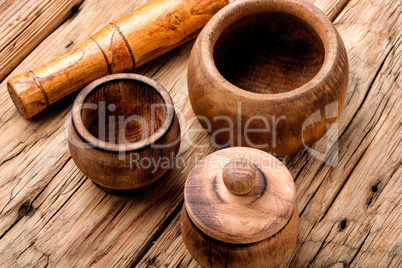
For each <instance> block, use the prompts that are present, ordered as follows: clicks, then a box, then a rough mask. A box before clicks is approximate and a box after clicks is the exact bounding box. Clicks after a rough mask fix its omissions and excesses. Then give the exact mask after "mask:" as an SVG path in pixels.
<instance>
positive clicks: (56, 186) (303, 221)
mask: <svg viewBox="0 0 402 268" xmlns="http://www.w3.org/2000/svg"><path fill="white" fill-rule="evenodd" d="M147 2H148V1H147V0H136V1H130V2H127V1H122V0H120V1H119V0H116V1H105V0H97V1H94V0H85V2H84V3H83V5H82V8H81V10H80V11H79V12H78V14H77V16H76V17H74V18H73V19H71V20H69V21H68V22H66V23H64V24H62V25H61V26H60V27H59V28H57V30H56V31H54V32H53V33H52V34H51V35H49V36H48V37H47V38H46V39H44V40H43V41H42V42H41V43H40V44H39V45H38V47H37V48H35V49H34V50H33V51H32V53H30V54H29V55H28V56H27V57H26V58H25V59H24V60H23V61H22V62H21V64H20V65H19V66H17V67H16V68H15V69H14V70H13V71H12V73H11V74H10V75H9V77H8V78H11V76H14V75H16V74H18V73H21V72H25V71H28V70H30V69H32V68H35V67H36V66H38V65H41V64H44V63H46V62H48V61H50V60H52V59H53V58H55V57H57V56H59V55H60V54H63V53H64V52H66V51H67V50H69V49H70V48H71V47H73V46H74V45H76V44H79V43H81V42H83V41H85V39H87V37H88V36H91V35H93V34H94V33H96V32H97V31H98V30H99V29H100V28H101V27H102V25H106V24H107V23H108V22H110V21H113V20H115V19H117V18H119V17H121V16H122V15H124V14H126V13H127V12H129V11H130V10H134V9H135V8H138V7H140V6H142V5H144V4H145V3H147ZM314 3H315V4H316V5H317V6H318V7H320V8H321V9H323V11H324V12H325V13H326V14H328V15H329V17H330V18H331V19H333V20H335V19H336V18H337V19H336V20H335V26H336V27H337V28H338V30H339V32H340V34H341V36H342V38H343V39H344V41H345V45H346V49H347V51H348V55H349V61H350V78H351V79H350V87H349V91H348V94H347V98H346V101H345V106H344V110H343V111H342V112H341V114H340V115H339V118H338V120H337V121H336V123H337V125H335V127H336V126H337V128H335V130H336V129H337V130H338V133H339V136H340V140H339V142H338V143H333V144H332V145H331V146H332V147H329V149H327V143H326V139H323V140H321V141H319V142H318V143H316V144H315V145H314V146H313V147H312V149H314V150H316V152H318V153H322V154H323V158H324V159H327V161H328V162H329V163H332V164H333V165H335V163H336V162H337V163H338V165H337V166H336V167H331V166H330V165H327V164H325V163H323V162H322V161H321V160H320V159H317V158H316V157H314V156H313V155H311V154H310V153H308V152H301V153H299V154H296V155H291V156H288V157H286V158H285V160H284V163H285V164H286V166H287V167H288V168H289V170H290V171H291V173H292V175H293V176H294V177H295V179H296V187H297V190H298V192H297V201H298V207H299V209H300V213H301V218H300V234H299V238H298V241H297V244H296V247H295V250H293V252H292V254H291V255H290V256H289V257H288V258H287V259H286V260H285V262H284V263H283V266H284V267H295V266H296V267H303V266H307V265H309V264H310V266H313V267H320V266H344V265H345V266H347V265H349V264H350V265H351V266H353V267H368V266H374V267H378V266H381V265H383V266H385V267H399V266H400V265H401V262H402V260H401V256H402V254H401V246H400V245H401V237H400V236H398V234H400V233H401V230H400V222H401V220H402V219H401V218H402V217H401V211H402V209H401V196H402V194H401V192H400V189H401V187H400V178H401V176H402V173H401V172H402V169H401V158H400V155H401V154H402V151H401V144H400V141H401V138H400V137H401V129H400V118H401V117H400V109H398V107H400V106H401V105H402V103H401V96H400V92H401V88H400V85H401V84H402V80H401V79H402V76H401V75H400V72H401V70H400V66H401V64H402V62H401V60H402V58H401V54H402V51H401V48H402V46H401V38H400V35H401V31H400V28H398V27H396V25H401V23H402V22H401V6H400V5H399V3H398V2H397V1H371V2H367V1H361V0H352V1H350V2H348V1H347V0H342V1H327V0H316V1H314ZM342 9H343V11H342ZM341 11H342V12H341ZM100 13H101V14H102V16H99V14H100ZM338 14H340V15H339V16H337V15H338ZM82 25H85V27H82ZM69 45H70V46H69ZM191 46H192V43H190V44H187V45H184V46H182V47H181V48H179V49H176V50H174V51H173V52H171V53H168V54H167V55H165V56H162V57H161V58H160V59H158V60H156V61H153V62H152V63H150V64H146V65H145V66H144V67H143V68H140V69H139V70H137V71H138V72H140V73H145V74H146V75H147V76H150V77H152V78H154V79H156V80H157V81H158V82H160V83H161V84H162V85H164V86H165V87H166V88H167V89H168V91H169V92H170V93H171V95H172V98H173V101H174V103H175V106H176V108H177V110H178V111H179V120H180V123H181V126H182V127H183V128H182V130H183V131H182V137H183V143H182V146H181V151H180V154H179V156H182V157H183V158H184V159H187V160H188V162H187V163H186V166H185V167H183V168H182V169H180V170H175V171H172V172H169V173H168V174H167V175H166V176H164V178H162V179H161V181H160V182H159V183H158V184H157V185H155V186H154V188H151V189H150V190H149V191H147V192H143V193H139V194H138V195H137V196H135V197H132V198H126V197H117V196H110V195H106V194H105V193H104V192H103V191H101V190H99V189H98V188H97V187H95V186H94V185H93V183H91V182H90V181H89V180H88V179H87V178H86V177H85V176H84V175H82V173H81V172H80V171H79V170H78V168H77V167H76V166H75V164H74V162H73V161H72V159H71V156H70V154H69V153H68V147H67V142H66V141H67V129H68V123H69V120H70V116H69V110H70V108H71V104H72V102H73V99H72V98H69V99H66V100H64V101H63V102H59V103H58V104H55V105H54V106H53V107H51V108H49V109H48V110H47V112H46V113H42V114H40V115H38V116H37V117H35V118H34V119H32V120H29V121H28V120H24V119H23V118H22V117H21V116H20V114H19V113H18V112H17V111H16V109H15V108H14V105H13V103H12V102H11V101H10V98H9V95H8V93H7V89H6V82H5V81H2V83H1V84H0V89H1V90H0V128H1V130H2V133H1V134H0V146H1V148H2V150H0V164H1V166H0V182H1V183H0V189H1V191H0V252H1V253H0V254H1V256H2V258H1V259H0V266H5V267H9V266H20V267H23V266H25V265H28V266H34V265H35V266H39V267H41V266H45V265H46V264H48V267H49V266H55V265H57V264H59V265H61V264H64V265H65V266H72V265H75V266H78V267H87V266H89V265H91V264H92V265H98V266H118V267H126V266H128V265H136V264H138V266H139V267H144V266H145V267H147V266H148V265H149V266H151V267H163V266H165V265H166V266H168V267H187V266H188V267H199V265H198V264H197V263H196V261H195V260H194V259H192V258H191V255H190V254H189V253H188V251H187V250H186V249H185V245H184V243H183V241H182V238H181V235H180V224H179V220H180V217H179V215H180V213H179V212H180V209H181V207H182V204H183V195H182V190H183V187H184V182H185V179H186V177H187V175H188V172H189V171H190V170H191V168H192V167H193V166H194V164H195V163H196V162H197V161H198V160H199V159H200V158H202V157H203V156H205V155H206V154H209V153H211V152H212V151H214V150H216V149H215V148H213V147H212V146H211V145H210V137H209V136H208V135H207V134H206V133H205V132H203V130H202V128H201V126H200V125H199V124H198V123H197V121H196V119H195V118H194V114H193V113H192V111H191V107H190V105H189V103H188V96H187V88H186V68H187V64H188V56H189V54H190V50H191ZM327 138H329V139H330V140H331V135H328V137H327ZM194 144H197V145H199V147H198V148H194ZM336 146H338V154H336V152H337V150H336ZM316 156H317V155H316ZM336 160H337V161H336ZM151 201H152V202H151ZM161 234H162V235H161ZM144 256H145V257H144Z"/></svg>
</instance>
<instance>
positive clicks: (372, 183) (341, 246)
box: [139, 0, 402, 267]
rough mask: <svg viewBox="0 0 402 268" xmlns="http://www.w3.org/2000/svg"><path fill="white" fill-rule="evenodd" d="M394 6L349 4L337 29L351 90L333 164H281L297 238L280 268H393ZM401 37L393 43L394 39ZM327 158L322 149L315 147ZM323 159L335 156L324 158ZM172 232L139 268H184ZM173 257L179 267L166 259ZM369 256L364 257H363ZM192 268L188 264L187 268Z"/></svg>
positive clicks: (397, 149)
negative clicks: (294, 202)
mask: <svg viewBox="0 0 402 268" xmlns="http://www.w3.org/2000/svg"><path fill="white" fill-rule="evenodd" d="M400 14H401V10H400V6H399V5H398V3H396V2H394V3H392V2H386V3H384V2H382V1H375V2H371V3H370V4H368V3H367V2H364V1H359V0H357V1H352V2H350V3H349V4H348V5H347V6H346V8H345V10H344V11H343V12H342V13H341V16H340V17H339V18H338V19H337V20H336V22H335V24H336V26H337V28H338V29H339V31H340V33H341V35H342V37H343V39H344V40H345V44H346V47H347V49H348V53H349V58H350V70H351V82H350V89H349V94H348V97H347V101H346V107H345V108H344V110H343V111H342V113H341V115H340V117H339V119H338V131H339V134H340V135H341V136H340V140H339V155H338V160H339V164H338V165H337V166H336V167H335V168H331V167H330V166H328V165H326V164H325V163H323V162H322V161H319V160H316V159H314V157H312V156H311V155H309V154H308V153H306V152H303V153H299V154H297V155H293V156H289V157H287V158H286V159H285V161H286V162H287V166H288V168H290V170H291V172H292V174H293V175H294V176H295V178H296V188H297V190H298V198H297V199H298V203H299V210H300V211H302V213H301V218H300V226H301V227H300V235H299V239H298V243H297V245H296V248H295V250H294V251H293V254H292V255H291V256H290V257H289V258H288V259H287V260H286V261H285V262H284V264H283V266H289V267H295V266H296V267H305V266H307V265H313V266H317V267H322V266H331V265H343V266H345V265H348V264H352V265H354V266H357V267H368V266H373V267H378V266H381V265H382V266H384V267H388V266H393V267H397V266H398V264H401V262H402V258H401V256H402V254H401V253H402V252H401V243H402V241H401V235H400V234H401V227H400V224H398V222H400V221H401V217H402V215H401V196H402V195H401V191H402V187H401V180H400V178H401V161H402V160H401V158H400V155H401V154H402V149H401V146H400V142H401V138H402V133H401V129H400V126H401V116H400V111H399V110H398V109H397V108H396V107H400V106H401V104H402V103H401V92H402V91H401V88H400V85H401V84H402V83H401V77H400V66H401V57H400V52H399V51H400V43H401V39H400V34H401V30H400V29H396V28H395V27H393V26H394V25H400V24H401V16H400ZM398 37H399V39H398ZM313 148H314V149H315V150H317V151H320V152H325V149H326V141H325V140H321V141H320V142H319V143H318V144H316V145H315V146H314V147H313ZM327 157H328V158H330V157H333V158H334V155H332V156H331V155H327ZM173 225H174V223H172V226H170V227H169V228H168V229H167V231H166V232H165V233H163V234H162V235H161V237H160V239H159V240H158V241H157V242H156V243H155V244H154V246H153V248H151V249H150V251H149V252H148V253H147V255H146V256H145V257H144V258H143V260H141V262H140V263H139V264H140V265H139V266H142V265H144V264H152V265H155V266H162V265H165V264H167V265H168V266H169V267H175V266H176V265H179V264H180V265H183V264H184V266H185V265H187V264H190V262H191V258H190V256H189V255H188V253H187V254H185V253H186V251H185V252H183V251H182V245H181V243H180V241H177V240H180V239H178V238H175V237H172V236H171V233H174V232H175V231H176V232H179V222H177V223H176V226H175V227H174V226H173ZM170 252H176V254H177V256H180V259H179V260H176V259H173V261H172V259H169V258H167V256H169V254H170ZM369 255H370V256H369ZM191 265H192V264H191Z"/></svg>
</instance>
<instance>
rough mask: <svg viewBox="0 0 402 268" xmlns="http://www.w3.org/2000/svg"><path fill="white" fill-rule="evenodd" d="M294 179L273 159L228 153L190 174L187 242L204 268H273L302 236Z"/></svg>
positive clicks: (240, 150) (184, 226)
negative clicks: (299, 233)
mask: <svg viewBox="0 0 402 268" xmlns="http://www.w3.org/2000/svg"><path fill="white" fill-rule="evenodd" d="M295 196H296V190H295V185H294V182H293V178H292V176H291V175H290V173H289V171H288V170H287V169H286V167H285V166H284V165H283V164H282V163H281V162H280V161H279V160H277V159H276V158H275V157H273V156H272V155H270V154H268V153H266V152H263V151H261V150H257V149H253V148H244V147H237V148H228V149H224V150H220V151H218V152H215V153H213V154H210V155H209V156H207V157H206V158H204V159H202V160H201V161H200V162H199V163H198V164H197V165H196V166H195V167H194V169H193V170H192V171H191V172H190V174H189V176H188V178H187V181H186V184H185V189H184V205H183V209H182V212H181V233H182V236H183V241H184V243H185V245H186V247H187V249H188V251H189V252H190V254H191V255H192V256H193V257H194V259H195V260H196V261H197V262H198V263H200V264H201V265H202V266H203V267H274V266H277V265H279V264H280V263H281V262H282V261H283V260H284V259H285V258H286V257H287V256H288V255H289V254H290V252H291V251H292V249H293V247H294V245H295V243H296V240H297V236H298V232H299V214H298V211H297V205H296V201H295Z"/></svg>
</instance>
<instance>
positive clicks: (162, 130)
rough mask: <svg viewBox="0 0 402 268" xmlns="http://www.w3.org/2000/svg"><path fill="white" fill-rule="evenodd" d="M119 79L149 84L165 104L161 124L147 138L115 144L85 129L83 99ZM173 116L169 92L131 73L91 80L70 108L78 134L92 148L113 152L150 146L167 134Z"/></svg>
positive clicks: (173, 111)
mask: <svg viewBox="0 0 402 268" xmlns="http://www.w3.org/2000/svg"><path fill="white" fill-rule="evenodd" d="M119 80H132V81H136V82H141V83H144V84H146V85H148V86H150V87H151V88H152V89H153V90H155V91H156V92H157V93H158V94H159V95H160V97H161V98H162V100H163V103H164V106H165V118H164V120H163V123H162V125H161V126H160V127H159V128H158V129H157V130H156V131H155V132H153V133H152V134H151V135H149V136H148V137H147V138H145V139H142V140H139V141H136V142H133V143H125V144H115V143H109V142H106V141H102V140H100V139H98V138H96V137H95V136H93V135H92V134H91V133H90V132H89V131H88V130H87V128H86V127H85V125H84V122H83V120H82V110H83V109H82V108H83V105H84V103H85V101H86V100H87V98H88V97H89V96H90V95H91V93H92V92H94V91H95V90H96V89H97V88H98V87H99V86H101V85H103V84H105V83H107V82H112V81H119ZM174 117H175V109H174V104H173V100H172V98H171V96H170V94H169V92H168V91H167V90H166V89H165V88H164V87H163V86H162V85H161V84H159V83H158V82H156V81H155V80H153V79H151V78H149V77H146V76H143V75H139V74H131V73H119V74H111V75H107V76H104V77H101V78H99V79H97V80H95V81H93V82H92V83H90V84H89V85H87V86H86V87H85V88H84V89H83V90H82V91H81V92H80V93H79V94H78V96H77V98H76V99H75V101H74V104H73V107H72V109H71V120H72V125H73V127H74V129H75V131H76V133H77V134H78V136H79V137H80V138H81V139H82V140H84V141H85V142H86V143H87V144H88V145H90V146H91V147H92V148H95V149H98V150H101V151H106V152H113V153H127V152H133V151H137V150H141V149H144V148H145V147H148V146H152V145H153V144H155V143H156V142H157V141H159V140H160V139H161V138H162V137H163V136H165V134H167V132H168V131H169V130H170V128H171V127H172V125H173V120H174Z"/></svg>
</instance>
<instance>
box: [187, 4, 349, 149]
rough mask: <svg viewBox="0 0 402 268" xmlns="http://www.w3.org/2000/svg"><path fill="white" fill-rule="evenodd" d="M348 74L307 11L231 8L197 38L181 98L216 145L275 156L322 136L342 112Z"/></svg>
mask: <svg viewBox="0 0 402 268" xmlns="http://www.w3.org/2000/svg"><path fill="white" fill-rule="evenodd" d="M348 73H349V71H348V60H347V54H346V50H345V47H344V44H343V41H342V39H341V38H340V36H339V34H338V32H337V31H336V29H335V28H334V26H333V25H332V23H331V21H330V20H329V19H328V18H327V17H326V16H325V15H324V14H323V13H322V12H321V11H320V10H319V9H318V8H316V7H315V6H314V5H312V4H311V3H309V2H307V1H304V0H270V1H266V0H248V1H237V2H234V3H232V4H230V5H228V6H227V7H225V8H224V9H222V10H221V11H220V12H218V13H217V14H216V15H215V16H214V17H213V18H212V19H211V20H210V22H209V23H208V24H207V25H206V26H205V27H204V29H203V31H202V32H201V34H200V35H199V37H198V39H197V41H196V43H195V45H194V47H193V50H192V53H191V57H190V62H189V68H188V90H189V97H190V101H191V105H192V107H193V110H194V112H195V114H196V115H197V116H202V117H199V122H200V123H201V125H202V126H203V127H204V128H205V129H206V130H207V131H208V132H209V133H210V134H212V135H213V139H214V141H215V142H216V143H217V144H218V145H221V146H224V147H225V146H250V147H254V148H258V149H262V150H265V151H267V152H270V153H272V154H274V155H277V156H278V155H286V154H290V153H294V152H297V151H299V150H301V149H303V148H306V146H310V145H312V144H313V143H314V142H316V141H317V140H318V139H320V138H321V137H322V136H323V135H325V133H326V132H327V126H328V125H329V124H331V123H333V122H334V121H335V120H336V118H337V116H338V114H339V112H340V111H341V109H342V106H343V103H344V100H345V96H346V91H347V85H348ZM228 121H230V122H228Z"/></svg>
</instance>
